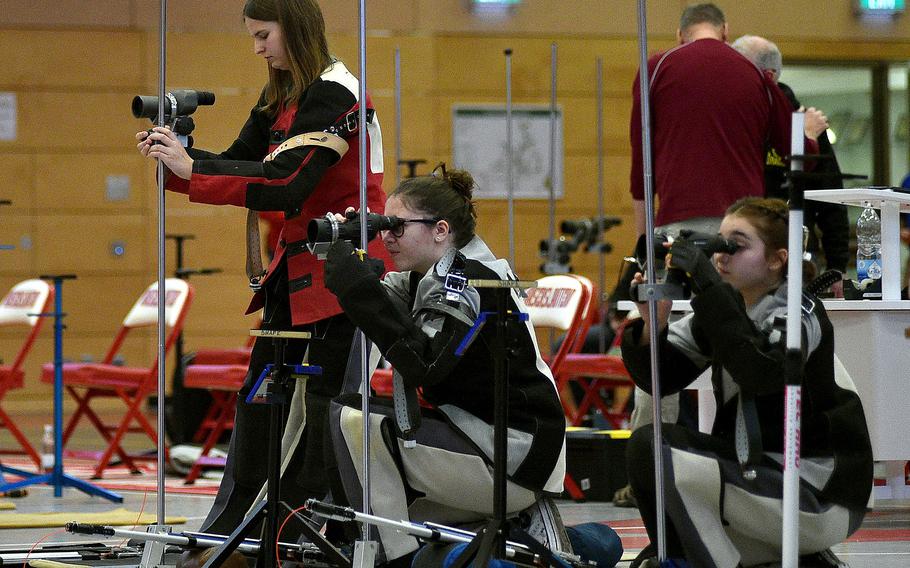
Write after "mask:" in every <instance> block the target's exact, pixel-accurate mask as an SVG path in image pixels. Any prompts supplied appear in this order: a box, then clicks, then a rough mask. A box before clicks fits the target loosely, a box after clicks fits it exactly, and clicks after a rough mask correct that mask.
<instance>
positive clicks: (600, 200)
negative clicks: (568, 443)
mask: <svg viewBox="0 0 910 568" xmlns="http://www.w3.org/2000/svg"><path fill="white" fill-rule="evenodd" d="M603 64H604V62H603V59H601V58H600V57H597V58H595V59H594V75H595V81H596V86H595V89H594V92H595V95H596V96H597V218H598V219H603V218H604V215H605V211H604V81H603V66H604V65H603ZM606 272H607V267H606V259H605V258H604V251H603V250H600V251H598V255H597V274H598V278H599V280H598V283H597V285H598V286H599V289H600V298H598V300H599V303H598V306H599V309H600V325H601V327H603V326H606V325H608V322H607V310H606V304H605V302H604V294H605V292H606V289H607V288H606V286H607V283H606ZM599 338H600V339H599V343H598V347H599V350H598V353H604V352H606V350H607V337H606V335H605V334H604V333H601V334H600V335H599Z"/></svg>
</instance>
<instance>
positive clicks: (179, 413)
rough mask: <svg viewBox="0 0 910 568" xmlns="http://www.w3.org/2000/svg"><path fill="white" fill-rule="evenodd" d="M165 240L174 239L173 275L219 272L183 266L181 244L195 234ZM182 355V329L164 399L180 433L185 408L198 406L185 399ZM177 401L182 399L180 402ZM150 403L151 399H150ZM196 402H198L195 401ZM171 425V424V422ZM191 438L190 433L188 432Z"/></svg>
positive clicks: (207, 397) (183, 276) (183, 427)
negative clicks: (168, 391)
mask: <svg viewBox="0 0 910 568" xmlns="http://www.w3.org/2000/svg"><path fill="white" fill-rule="evenodd" d="M164 238H165V239H166V240H169V241H174V245H175V252H176V253H177V256H176V258H175V261H176V265H175V267H174V277H175V278H180V279H181V280H185V281H189V279H190V276H194V275H199V276H207V275H209V274H218V273H219V272H221V269H220V268H185V267H184V265H183V245H184V243H185V242H186V241H188V240H194V239H195V238H196V235H188V234H177V233H172V234H166V235H165V236H164ZM183 356H184V342H183V330H181V331H180V333H179V334H178V335H177V339H176V341H175V342H174V372H173V374H172V376H171V394H170V395H169V396H167V397H166V398H165V399H164V400H165V415H167V409H168V408H171V413H172V414H171V418H172V422H174V421H178V422H179V424H178V429H179V430H178V431H179V432H180V433H182V434H186V424H185V421H184V420H183V416H184V415H185V412H186V411H187V410H191V409H192V410H194V411H195V410H199V408H198V406H191V405H192V404H193V403H194V402H197V401H198V400H199V398H197V397H196V395H193V398H189V399H188V400H187V395H188V393H187V390H189V389H186V388H184V386H183V372H184V369H183ZM193 390H195V391H196V392H199V393H203V394H204V397H205V398H204V399H203V400H205V401H211V396H210V394H209V393H208V391H199V390H198V389H193ZM179 401H183V402H182V403H181V402H179ZM150 403H151V401H150ZM197 404H198V402H197ZM169 405H176V407H170V406H169ZM172 426H173V424H172ZM190 437H191V438H192V433H190ZM171 441H172V442H173V443H175V444H176V443H182V441H181V440H179V439H174V438H173V437H172V439H171Z"/></svg>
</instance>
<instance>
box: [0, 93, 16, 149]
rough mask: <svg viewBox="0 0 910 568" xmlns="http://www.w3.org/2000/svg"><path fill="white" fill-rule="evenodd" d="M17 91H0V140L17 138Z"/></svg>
mask: <svg viewBox="0 0 910 568" xmlns="http://www.w3.org/2000/svg"><path fill="white" fill-rule="evenodd" d="M16 118H17V117H16V93H0V140H8V141H12V140H15V139H16Z"/></svg>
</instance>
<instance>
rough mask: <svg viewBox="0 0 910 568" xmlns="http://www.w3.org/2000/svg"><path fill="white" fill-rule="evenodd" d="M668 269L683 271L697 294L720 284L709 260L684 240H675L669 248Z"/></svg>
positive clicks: (718, 276) (699, 250)
mask: <svg viewBox="0 0 910 568" xmlns="http://www.w3.org/2000/svg"><path fill="white" fill-rule="evenodd" d="M669 262H670V267H671V268H678V269H680V270H683V271H684V272H685V273H686V274H687V275H688V276H689V279H690V281H691V282H692V289H693V290H694V291H695V292H696V293H698V292H702V291H703V290H705V289H707V288H709V287H711V286H713V285H714V284H717V283H718V282H720V281H721V280H720V274H718V273H717V270H715V269H714V264H713V263H712V262H711V259H709V258H708V256H707V255H706V254H705V253H704V252H703V251H702V250H701V249H700V248H698V247H696V246H695V245H693V244H691V243H689V242H688V241H686V240H685V239H681V238H680V239H676V240H675V241H674V242H673V246H671V247H670V261H669Z"/></svg>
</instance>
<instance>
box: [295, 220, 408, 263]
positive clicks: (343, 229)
mask: <svg viewBox="0 0 910 568" xmlns="http://www.w3.org/2000/svg"><path fill="white" fill-rule="evenodd" d="M403 223H404V220H403V219H400V218H398V217H390V216H388V215H380V214H379V213H367V240H368V241H372V240H373V238H374V237H376V234H377V233H379V231H390V230H392V229H395V228H398V227H400V226H401V225H402V224H403ZM306 238H307V248H309V249H310V252H312V253H313V254H315V255H316V256H317V258H319V259H323V258H325V255H326V252H328V250H329V247H330V246H332V243H334V242H335V241H337V240H339V239H340V240H343V241H349V242H352V243H359V242H360V214H359V213H353V212H352V213H350V214H349V215H348V220H347V222H345V223H341V222H339V221H338V220H336V219H335V216H334V215H332V214H327V215H326V216H325V217H317V218H315V219H310V222H309V223H308V224H307V227H306Z"/></svg>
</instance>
